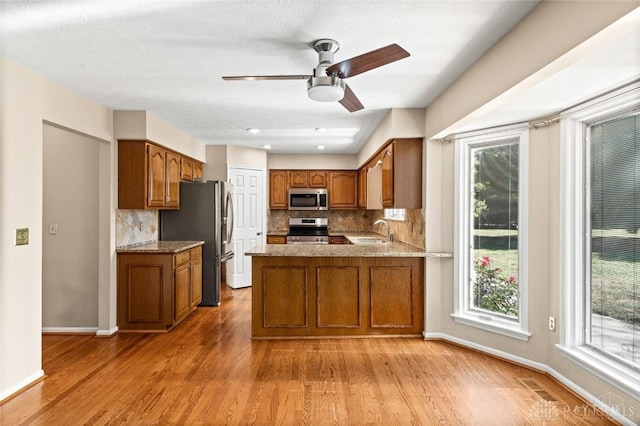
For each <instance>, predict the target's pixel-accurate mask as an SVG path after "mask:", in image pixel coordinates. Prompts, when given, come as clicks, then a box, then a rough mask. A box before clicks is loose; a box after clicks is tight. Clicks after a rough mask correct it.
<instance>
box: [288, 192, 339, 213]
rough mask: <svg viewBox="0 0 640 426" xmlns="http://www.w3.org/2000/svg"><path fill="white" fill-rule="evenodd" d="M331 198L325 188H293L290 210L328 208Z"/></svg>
mask: <svg viewBox="0 0 640 426" xmlns="http://www.w3.org/2000/svg"><path fill="white" fill-rule="evenodd" d="M328 208H329V200H328V199H327V190H326V189H325V188H309V189H307V188H291V189H290V190H289V210H328Z"/></svg>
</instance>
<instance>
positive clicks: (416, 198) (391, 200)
mask: <svg viewBox="0 0 640 426" xmlns="http://www.w3.org/2000/svg"><path fill="white" fill-rule="evenodd" d="M383 152H384V154H383V157H382V205H383V206H384V207H385V208H403V209H420V208H422V138H411V139H395V140H393V141H391V142H390V143H389V145H388V146H387V149H386V150H385V151H383Z"/></svg>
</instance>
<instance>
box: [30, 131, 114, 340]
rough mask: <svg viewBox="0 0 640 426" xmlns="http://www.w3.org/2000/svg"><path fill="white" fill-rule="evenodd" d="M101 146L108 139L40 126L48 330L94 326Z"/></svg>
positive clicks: (44, 308)
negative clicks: (50, 228)
mask: <svg viewBox="0 0 640 426" xmlns="http://www.w3.org/2000/svg"><path fill="white" fill-rule="evenodd" d="M101 144H107V143H106V142H101V141H98V140H97V139H93V138H89V137H86V136H83V135H79V134H76V133H72V132H69V131H66V130H64V129H60V128H57V127H54V126H51V125H44V136H43V152H44V156H43V169H44V172H43V174H44V179H43V181H44V189H43V236H42V238H43V242H42V271H43V277H42V289H43V290H42V292H43V294H42V326H43V328H45V329H47V330H48V331H63V330H68V331H91V330H93V331H94V332H95V331H96V330H97V328H98V277H99V266H98V265H99V250H98V248H99V241H100V238H99V237H100V235H99V230H100V228H99V214H98V213H99V206H100V203H99V202H100V182H99V172H100V149H99V148H100V145H101ZM71 159H72V161H70V160H71ZM50 224H55V225H56V227H57V233H56V234H52V233H50V232H49V225H50Z"/></svg>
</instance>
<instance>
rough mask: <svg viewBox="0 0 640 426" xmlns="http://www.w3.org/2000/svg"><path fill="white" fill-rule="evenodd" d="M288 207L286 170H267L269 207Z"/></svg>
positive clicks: (284, 208)
mask: <svg viewBox="0 0 640 426" xmlns="http://www.w3.org/2000/svg"><path fill="white" fill-rule="evenodd" d="M288 207H289V187H288V184H287V171H286V170H271V171H270V172H269V208H270V209H281V210H286V209H287V208H288Z"/></svg>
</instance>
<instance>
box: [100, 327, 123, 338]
mask: <svg viewBox="0 0 640 426" xmlns="http://www.w3.org/2000/svg"><path fill="white" fill-rule="evenodd" d="M117 332H118V327H117V326H116V327H113V328H112V329H109V330H98V331H96V336H100V337H106V336H113V335H114V334H116V333H117Z"/></svg>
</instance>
